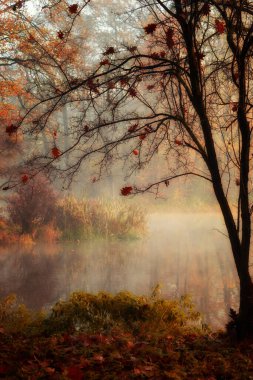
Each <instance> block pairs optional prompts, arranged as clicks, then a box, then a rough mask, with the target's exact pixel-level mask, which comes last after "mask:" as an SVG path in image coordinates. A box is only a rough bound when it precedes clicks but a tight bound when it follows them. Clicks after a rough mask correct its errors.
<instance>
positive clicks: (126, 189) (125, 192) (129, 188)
mask: <svg viewBox="0 0 253 380" xmlns="http://www.w3.org/2000/svg"><path fill="white" fill-rule="evenodd" d="M132 190H133V188H132V186H125V187H122V189H121V190H120V192H121V195H124V196H127V195H129V194H131V192H132Z"/></svg>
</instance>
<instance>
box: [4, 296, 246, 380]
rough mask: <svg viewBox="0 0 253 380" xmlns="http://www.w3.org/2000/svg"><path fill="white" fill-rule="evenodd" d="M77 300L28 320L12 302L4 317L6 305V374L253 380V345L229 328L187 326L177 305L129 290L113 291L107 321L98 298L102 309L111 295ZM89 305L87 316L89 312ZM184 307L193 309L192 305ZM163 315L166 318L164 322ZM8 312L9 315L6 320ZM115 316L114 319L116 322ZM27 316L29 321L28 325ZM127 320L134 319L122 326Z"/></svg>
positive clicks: (23, 376) (22, 376) (34, 379)
mask: <svg viewBox="0 0 253 380" xmlns="http://www.w3.org/2000/svg"><path fill="white" fill-rule="evenodd" d="M78 297H79V298H78ZM78 297H76V296H74V297H72V299H71V300H70V301H68V302H65V303H59V304H58V305H56V309H55V310H54V312H53V316H51V317H50V318H48V317H46V319H45V317H42V316H40V317H38V316H37V317H36V318H37V320H36V322H35V320H34V319H33V321H32V320H31V319H29V318H28V314H27V311H25V310H24V309H22V308H20V307H19V308H16V309H15V307H13V303H12V304H11V308H10V307H9V305H8V307H7V308H6V304H5V306H4V308H5V309H4V310H5V314H4V313H3V303H2V304H1V306H2V309H1V308H0V322H1V324H0V326H2V327H0V378H2V379H13V380H14V379H29V380H37V379H55V380H58V379H59V380H60V379H63V380H64V379H65V380H68V379H70V380H82V379H84V380H86V379H98V380H103V379H105V380H106V379H108V380H109V379H111V380H113V379H114V380H118V379H122V380H124V379H154V380H159V379H171V380H186V379H187V380H230V379H231V380H232V379H238V380H239V379H240V380H250V379H253V342H249V341H248V342H244V343H240V344H238V343H236V341H235V340H234V341H232V339H231V337H228V336H227V335H225V334H224V333H217V332H216V333H214V332H212V331H211V330H210V329H207V328H205V330H203V329H200V328H198V329H197V328H196V327H192V326H190V325H186V324H184V323H182V321H183V319H182V316H181V315H179V313H178V312H179V308H177V307H178V306H176V304H175V302H174V303H172V302H170V304H169V302H167V301H166V304H165V301H152V302H151V301H149V303H147V300H144V299H143V298H142V299H140V298H131V297H130V296H129V295H127V297H126V296H125V295H123V297H122V294H121V295H120V297H118V296H117V297H118V298H117V299H116V297H115V296H114V297H113V296H110V298H109V297H108V296H106V297H107V299H106V304H108V302H109V303H110V310H111V311H112V310H114V311H112V312H111V315H110V318H111V319H110V321H109V319H108V309H107V314H103V318H102V319H103V320H102V319H101V320H99V318H98V312H97V311H98V309H97V310H96V312H94V302H96V307H100V306H101V302H103V307H104V306H105V301H104V298H103V297H104V296H103V297H101V296H99V297H100V298H99V302H98V296H89V297H90V298H89V303H88V304H87V295H85V297H86V298H85V302H84V298H80V293H79V296H78ZM82 297H84V295H83V296H82ZM91 297H93V298H91ZM122 299H123V301H122ZM101 300H103V301H101ZM133 300H134V302H133ZM114 301H115V302H114ZM144 301H145V302H146V303H145V302H144ZM120 302H121V304H120ZM81 304H82V305H81ZM84 304H85V305H84ZM116 304H117V305H119V304H120V306H119V307H120V308H121V311H122V310H123V308H124V316H123V317H122V315H121V317H120V319H121V321H119V318H118V317H117V318H116V315H117V316H118V315H119V314H117V313H118V310H117V313H115V309H114V307H115V305H116ZM80 305H81V306H80ZM91 305H92V308H91ZM161 305H162V308H161ZM181 306H182V305H181ZM181 306H180V307H181ZM84 307H85V312H86V314H82V313H83V312H84ZM117 307H118V306H117ZM7 309H8V310H7ZM130 309H131V313H130V314H129V311H130ZM172 309H173V313H174V314H173V313H172ZM183 309H184V311H185V310H186V308H185V305H184V306H183ZM10 310H11V312H10ZM80 310H81V312H80ZM87 310H89V315H88V314H87ZM91 310H92V312H91ZM100 311H101V309H100ZM137 311H138V313H137ZM161 312H162V315H163V320H162V319H160V322H158V319H157V317H158V315H159V316H161V314H160V313H161ZM191 312H192V311H191ZM91 313H92V315H93V320H90V322H94V324H92V323H89V329H87V326H88V323H87V320H88V317H90V316H91ZM166 313H167V314H166ZM169 313H170V314H169ZM7 314H9V315H8V318H5V317H6V316H7ZM81 314H82V315H81ZM137 314H138V315H137ZM151 314H152V318H150V317H151ZM186 314H187V318H193V314H192V315H190V314H189V310H188V311H187V313H186ZM4 315H5V317H4ZM84 315H85V316H86V329H85V328H84V325H83V326H80V325H79V327H78V328H77V326H75V327H73V323H72V322H73V316H75V318H76V317H77V316H79V318H84ZM21 316H22V317H21ZM66 316H67V317H66ZM100 316H101V315H100ZM144 316H146V318H144ZM112 317H114V323H111V321H112ZM137 317H138V318H137ZM185 317H186V315H184V317H183V318H185ZM15 318H16V320H15ZM24 318H26V320H28V319H29V322H26V323H25V322H24ZM123 319H124V320H125V322H127V323H125V324H124V323H122V321H123ZM38 320H39V322H38ZM105 320H107V322H106V323H105ZM165 320H166V322H164V321H165ZM7 321H8V324H6V323H7ZM101 321H102V322H101ZM14 322H15V323H14ZM96 325H97V329H96ZM10 326H11V327H10ZM88 330H90V331H88Z"/></svg>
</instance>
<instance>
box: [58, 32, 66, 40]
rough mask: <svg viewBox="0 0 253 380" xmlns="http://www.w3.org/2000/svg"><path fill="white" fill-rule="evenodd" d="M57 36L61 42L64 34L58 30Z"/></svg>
mask: <svg viewBox="0 0 253 380" xmlns="http://www.w3.org/2000/svg"><path fill="white" fill-rule="evenodd" d="M57 36H58V37H59V38H60V40H63V38H64V33H63V32H62V31H61V30H59V32H58V33H57Z"/></svg>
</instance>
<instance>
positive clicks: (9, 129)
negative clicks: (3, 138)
mask: <svg viewBox="0 0 253 380" xmlns="http://www.w3.org/2000/svg"><path fill="white" fill-rule="evenodd" d="M17 130H18V127H17V126H16V125H14V124H11V125H8V127H6V129H5V132H6V133H8V135H9V136H11V135H12V134H13V133H16V132H17Z"/></svg>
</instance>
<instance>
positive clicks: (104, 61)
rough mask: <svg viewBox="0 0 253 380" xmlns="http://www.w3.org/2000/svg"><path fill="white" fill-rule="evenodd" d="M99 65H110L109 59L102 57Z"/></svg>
mask: <svg viewBox="0 0 253 380" xmlns="http://www.w3.org/2000/svg"><path fill="white" fill-rule="evenodd" d="M100 65H101V66H105V65H110V61H109V59H104V60H103V61H101V62H100Z"/></svg>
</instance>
